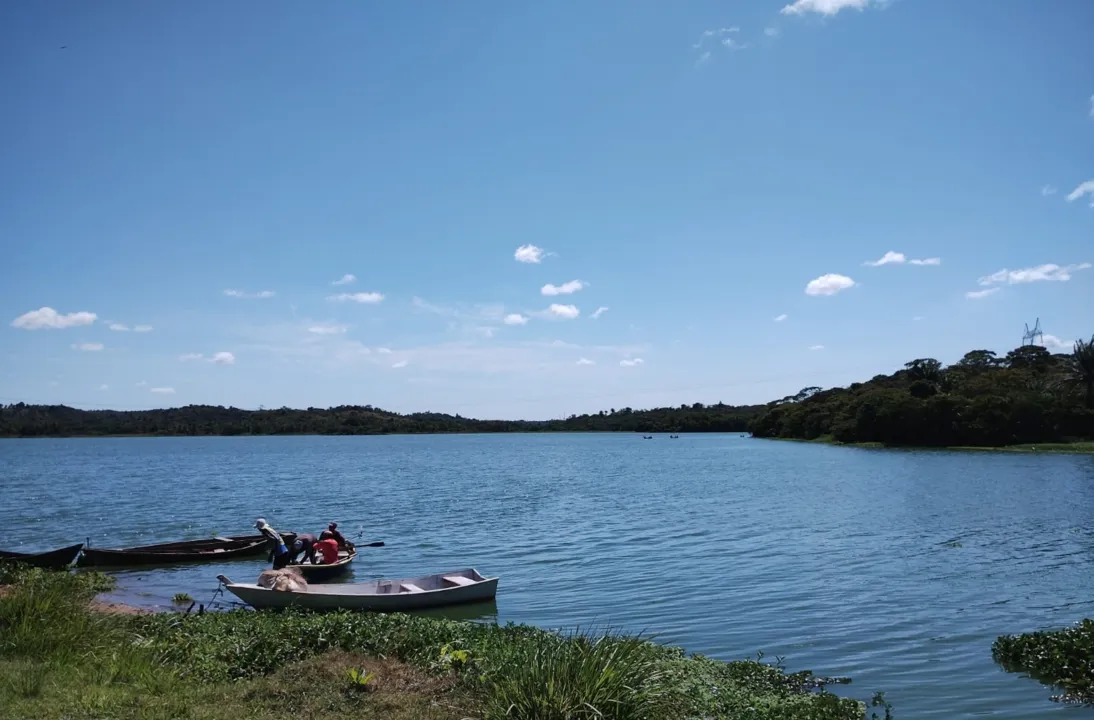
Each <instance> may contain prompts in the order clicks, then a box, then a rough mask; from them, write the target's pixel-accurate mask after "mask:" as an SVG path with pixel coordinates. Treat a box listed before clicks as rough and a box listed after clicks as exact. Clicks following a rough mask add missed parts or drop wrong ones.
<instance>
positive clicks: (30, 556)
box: [0, 543, 84, 569]
mask: <svg viewBox="0 0 1094 720" xmlns="http://www.w3.org/2000/svg"><path fill="white" fill-rule="evenodd" d="M83 547H84V544H83V543H79V544H77V545H69V546H68V547H63V548H60V549H58V550H48V551H46V552H40V553H19V552H11V551H8V550H0V562H5V561H8V562H19V563H26V564H27V565H32V566H34V567H40V568H50V569H60V568H66V567H68V566H69V565H71V564H72V563H74V562H75V561H76V556H77V555H79V554H80V550H82V549H83Z"/></svg>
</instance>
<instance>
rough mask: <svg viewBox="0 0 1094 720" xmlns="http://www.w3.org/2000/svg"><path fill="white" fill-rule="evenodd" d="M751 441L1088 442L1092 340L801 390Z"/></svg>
mask: <svg viewBox="0 0 1094 720" xmlns="http://www.w3.org/2000/svg"><path fill="white" fill-rule="evenodd" d="M749 429H750V430H751V431H752V434H753V435H754V436H756V437H774V438H795V439H802V440H813V439H817V438H827V437H831V438H832V439H833V440H836V441H838V442H848V443H865V442H875V443H883V444H885V445H909V446H913V445H914V446H921V447H947V446H949V447H953V446H980V447H984V446H1004V445H1017V444H1024V443H1046V442H1050V443H1051V442H1071V441H1076V440H1092V439H1094V338H1091V341H1090V342H1084V341H1079V342H1077V343H1076V344H1075V349H1074V351H1073V352H1072V353H1070V354H1055V355H1054V354H1052V353H1050V352H1049V351H1048V350H1046V349H1045V348H1043V347H1040V346H1039V345H1026V346H1023V347H1019V348H1016V349H1014V350H1012V351H1011V352H1009V353H1007V354H1006V355H1005V356H1004V357H998V356H997V355H996V353H994V352H992V351H990V350H973V351H972V352H969V353H967V354H966V355H965V356H964V357H963V358H961V360H960V361H959V362H957V363H955V364H953V365H950V366H948V367H943V365H942V363H940V362H939V361H938V360H935V359H932V358H921V359H918V360H912V361H911V362H909V363H907V364H905V366H904V368H903V369H901V370H899V371H897V372H895V373H893V374H892V375H878V376H877V377H875V378H873V379H872V380H870V381H869V382H865V383H855V384H853V385H851V386H850V387H847V388H834V389H831V390H822V389H820V388H818V387H808V388H805V389H804V390H802V391H801V392H799V393H798V394H797V395H793V396H790V397H785V398H782V399H781V400H777V401H775V402H772V403H769V404H768V406H767V409H766V410H765V411H764V412H763V413H762V414H760V415H759V416H758V417H756V418H755V419H754V420H753V421H752V423H751V424H750V426H749Z"/></svg>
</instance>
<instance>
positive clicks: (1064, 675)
mask: <svg viewBox="0 0 1094 720" xmlns="http://www.w3.org/2000/svg"><path fill="white" fill-rule="evenodd" d="M991 654H992V657H993V658H994V659H995V661H996V662H997V663H999V664H1000V665H1001V666H1002V667H1003V669H1004V670H1006V671H1008V672H1021V673H1026V674H1027V675H1029V676H1030V677H1032V678H1034V679H1035V680H1038V681H1040V682H1042V683H1044V684H1045V685H1050V686H1055V687H1058V688H1060V689H1061V690H1063V693H1061V694H1058V695H1054V696H1052V699H1053V700H1056V701H1059V702H1073V703H1085V704H1094V620H1083V621H1082V622H1081V623H1079V624H1078V625H1075V626H1073V627H1069V628H1065V629H1063V630H1054V631H1049V632H1033V633H1025V634H1023V635H1003V636H1000V637H999V638H998V639H996V641H995V643H994V644H993V645H992V648H991Z"/></svg>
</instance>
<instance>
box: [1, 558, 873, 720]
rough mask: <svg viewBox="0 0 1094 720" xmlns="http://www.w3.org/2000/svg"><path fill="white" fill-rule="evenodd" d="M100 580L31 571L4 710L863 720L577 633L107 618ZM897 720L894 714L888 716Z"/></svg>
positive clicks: (771, 682) (13, 609) (5, 633)
mask: <svg viewBox="0 0 1094 720" xmlns="http://www.w3.org/2000/svg"><path fill="white" fill-rule="evenodd" d="M98 577H99V576H95V575H94V574H90V573H87V574H85V573H81V574H79V575H75V574H70V573H46V572H42V571H30V572H26V573H23V574H19V575H15V576H11V577H9V578H8V582H9V583H12V584H11V586H10V587H9V588H8V590H7V591H6V592H4V593H3V594H0V707H4V708H7V709H8V710H5V712H7V713H8V714H7V715H5V717H15V718H24V717H25V718H62V717H63V718H69V717H73V718H80V717H110V718H130V717H132V718H159V717H164V718H167V717H187V718H195V719H204V718H208V719H210V720H214V719H219V718H225V720H227V719H229V718H231V720H236V719H237V718H239V717H253V718H282V717H284V718H292V717H311V716H320V715H323V716H330V717H346V718H357V717H376V718H380V717H384V718H392V719H393V720H411V719H416V718H428V719H433V718H453V719H456V718H471V717H477V718H502V717H509V718H543V719H547V720H550V719H553V718H559V719H561V718H575V719H576V718H593V717H597V718H617V719H619V720H629V719H632V718H633V719H639V718H651V719H657V720H673V719H676V718H679V719H681V720H682V719H683V718H698V717H719V718H741V719H743V718H748V719H749V720H775V719H776V718H778V719H779V720H785V719H788V718H803V719H804V718H809V719H810V720H862V718H863V717H864V715H865V713H866V706H865V703H862V702H859V701H855V700H851V699H846V698H839V697H837V696H835V695H832V694H831V693H829V692H827V691H825V690H824V686H825V685H827V684H829V683H830V682H833V681H832V680H829V679H825V678H817V677H814V676H813V675H812V674H811V673H809V672H800V673H793V674H789V673H786V672H785V671H784V670H783V668H782V667H780V666H779V665H771V664H767V663H763V662H761V661H760V660H761V659H762V658H758V659H756V660H743V661H738V662H730V663H725V662H720V661H716V660H713V659H710V658H705V657H701V656H689V655H687V654H686V653H684V651H683V650H680V649H677V648H669V647H664V646H661V645H658V644H655V643H653V642H649V641H647V640H645V639H642V638H637V637H630V636H625V635H620V634H616V633H612V632H606V633H593V632H581V633H576V634H573V635H563V634H557V633H552V632H548V631H545V630H540V629H537V628H533V627H529V626H524V625H512V624H510V625H505V626H499V625H486V624H477V623H466V622H456V621H451V620H444V619H437V618H430V617H423V616H411V615H403V614H373V613H368V614H366V613H349V612H339V613H324V614H319V613H306V612H302V611H289V612H282V613H269V612H253V611H246V610H239V611H233V612H227V613H206V614H205V615H201V616H198V615H186V614H182V613H163V614H158V615H138V616H134V615H106V614H102V613H95V612H93V611H91V610H90V609H89V608H88V604H87V603H88V601H89V600H90V599H91V598H92V597H93V596H94V593H95V591H96V590H97V589H98V579H97V578H98ZM887 716H888V715H887Z"/></svg>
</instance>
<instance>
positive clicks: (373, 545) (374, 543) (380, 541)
mask: <svg viewBox="0 0 1094 720" xmlns="http://www.w3.org/2000/svg"><path fill="white" fill-rule="evenodd" d="M383 546H384V541H383V540H379V541H377V542H373V543H369V544H368V545H354V546H353V547H383Z"/></svg>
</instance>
